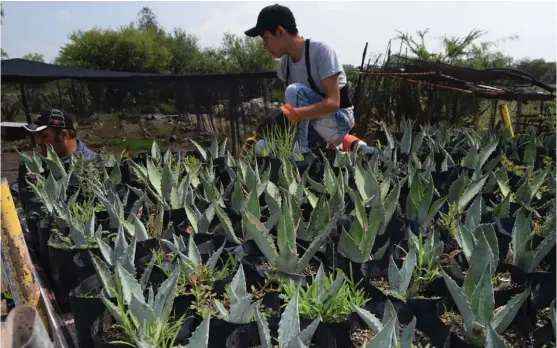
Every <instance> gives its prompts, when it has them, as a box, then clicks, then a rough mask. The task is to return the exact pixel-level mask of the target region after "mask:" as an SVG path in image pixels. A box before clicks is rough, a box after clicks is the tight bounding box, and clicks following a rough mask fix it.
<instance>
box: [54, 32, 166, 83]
mask: <svg viewBox="0 0 557 348" xmlns="http://www.w3.org/2000/svg"><path fill="white" fill-rule="evenodd" d="M171 59H172V56H171V54H170V51H169V50H168V48H167V47H166V46H165V44H164V41H163V40H161V38H160V36H159V33H158V32H156V31H141V30H138V29H135V28H132V27H124V28H121V29H119V30H105V29H96V28H95V29H91V30H88V31H77V32H73V33H72V34H71V35H70V42H69V43H67V44H65V45H64V46H62V47H61V48H60V52H59V54H58V57H57V58H56V62H57V63H58V64H64V65H69V66H77V67H83V68H92V69H100V70H109V71H127V72H152V73H165V72H167V71H168V67H169V66H170V62H171Z"/></svg>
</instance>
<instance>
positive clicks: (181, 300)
mask: <svg viewBox="0 0 557 348" xmlns="http://www.w3.org/2000/svg"><path fill="white" fill-rule="evenodd" d="M194 300H195V298H194V296H193V295H180V296H176V297H175V298H174V303H173V305H172V312H173V313H174V317H175V318H179V317H181V316H182V315H184V314H186V313H187V312H189V311H190V305H191V304H192V302H193V301H194Z"/></svg>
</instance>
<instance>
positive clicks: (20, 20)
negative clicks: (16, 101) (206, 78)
mask: <svg viewBox="0 0 557 348" xmlns="http://www.w3.org/2000/svg"><path fill="white" fill-rule="evenodd" d="M272 3H274V2H267V1H251V2H247V1H238V2H213V1H204V2H186V1H183V2H171V1H168V2H163V1H150V2H139V1H122V2H104V1H103V2H81V1H79V2H77V1H75V2H74V1H69V2H66V1H59V2H54V1H41V2H30V1H29V2H28V1H3V7H4V19H3V25H2V27H1V31H2V32H1V33H2V36H1V38H2V41H1V47H2V49H4V51H6V52H7V53H8V55H9V57H10V58H17V57H21V56H23V55H25V54H27V53H41V54H44V57H45V60H46V61H47V62H51V61H52V60H53V59H54V58H55V57H56V56H57V54H58V51H59V49H60V47H61V46H62V45H64V44H65V43H67V42H68V34H69V33H71V32H72V31H75V30H88V29H91V28H93V27H100V28H113V29H116V28H117V27H118V26H120V25H125V24H128V23H130V22H131V21H133V20H135V19H136V18H137V13H138V12H139V10H140V9H141V8H142V7H143V6H148V7H149V8H151V9H152V10H153V12H154V13H155V14H156V16H157V20H158V22H159V24H160V25H162V26H163V27H164V28H165V29H166V30H172V29H173V28H175V27H181V28H182V29H184V30H185V31H187V32H188V33H190V34H194V35H196V36H197V37H198V38H199V43H200V45H201V46H203V47H210V46H212V47H217V46H219V45H220V43H221V40H222V34H223V33H224V32H232V33H235V34H238V35H244V34H243V32H244V31H245V30H247V29H249V28H251V27H252V26H254V25H255V22H256V20H257V14H258V13H259V11H260V10H261V8H263V7H264V6H266V5H269V4H272ZM281 4H283V5H286V6H288V7H290V9H291V10H292V12H293V13H294V16H295V17H296V21H297V23H298V30H299V31H300V34H301V35H302V36H304V37H306V38H312V39H315V40H320V41H326V42H328V43H330V44H331V45H332V46H333V47H334V48H335V49H336V51H337V54H338V55H339V58H340V60H341V62H342V63H343V64H353V65H359V64H360V62H361V59H362V53H363V49H364V46H365V43H366V42H368V43H369V47H368V57H369V52H371V53H373V54H378V53H383V52H385V50H386V47H387V43H388V42H389V39H391V38H394V37H395V36H396V35H397V30H400V31H402V32H408V33H409V34H415V33H416V31H417V30H423V29H426V28H429V30H430V31H429V34H428V36H427V38H428V39H427V40H426V45H427V47H431V48H432V49H433V50H434V51H437V50H438V49H439V48H440V37H441V36H443V35H448V36H459V37H461V36H465V35H466V34H467V33H468V32H469V31H470V30H471V29H474V28H476V29H480V30H485V31H487V34H486V35H485V36H483V37H482V40H486V41H487V40H489V41H492V40H498V39H502V38H505V37H509V36H512V35H518V39H516V40H513V41H504V42H501V44H500V46H499V50H501V51H502V52H503V53H505V54H508V55H511V56H513V57H514V58H515V59H521V58H543V59H545V60H548V61H555V60H556V54H557V53H556V51H557V46H556V42H557V34H556V25H557V4H556V2H554V1H543V2H536V1H513V2H510V1H505V2H501V1H496V2H486V1H482V2H472V1H466V2H453V1H443V2H417V1H416V2H402V1H391V2H372V1H370V2H314V1H311V2H293V1H284V2H281ZM399 45H400V43H398V44H395V43H393V51H397V50H398V47H399ZM395 47H396V48H395Z"/></svg>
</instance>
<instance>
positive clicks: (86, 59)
mask: <svg viewBox="0 0 557 348" xmlns="http://www.w3.org/2000/svg"><path fill="white" fill-rule="evenodd" d="M198 41H199V40H198V38H197V37H196V36H195V35H192V34H188V33H186V32H185V31H184V30H183V29H180V28H174V29H173V30H172V31H171V32H165V31H164V29H162V28H160V27H159V25H158V22H157V19H156V15H155V14H154V13H153V12H152V11H151V10H150V9H149V8H148V7H143V8H142V9H141V11H140V12H139V18H138V19H137V21H136V22H134V23H130V24H129V25H127V26H123V27H120V28H118V29H101V28H92V29H89V30H86V31H81V30H80V31H75V32H73V33H71V34H70V37H69V42H68V43H67V44H65V45H64V46H62V47H61V49H60V52H59V55H58V57H57V58H56V60H55V61H56V63H58V64H63V65H69V66H77V67H84V68H93V69H100V70H108V71H126V72H153V73H172V74H197V73H211V72H253V71H266V70H274V69H276V68H277V66H278V64H277V60H275V59H274V58H273V57H272V56H271V55H270V54H269V53H268V52H267V51H266V50H265V49H264V48H263V43H262V41H261V39H259V38H248V37H245V38H241V37H238V36H236V35H234V34H231V33H225V34H224V36H223V40H222V47H220V48H216V49H215V48H207V49H201V48H200V47H199V44H198Z"/></svg>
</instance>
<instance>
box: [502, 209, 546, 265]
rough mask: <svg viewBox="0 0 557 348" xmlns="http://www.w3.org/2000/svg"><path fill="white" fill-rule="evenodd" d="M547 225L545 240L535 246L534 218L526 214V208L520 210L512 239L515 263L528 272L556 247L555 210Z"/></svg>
mask: <svg viewBox="0 0 557 348" xmlns="http://www.w3.org/2000/svg"><path fill="white" fill-rule="evenodd" d="M546 225H547V227H546V229H547V233H544V234H545V236H544V238H543V240H542V241H541V242H540V243H539V244H538V245H537V247H536V248H534V246H533V245H532V238H533V237H534V232H533V231H532V220H531V219H530V218H529V217H527V216H526V212H525V209H524V208H520V209H519V210H518V212H517V217H516V221H515V224H514V227H513V231H512V241H511V245H512V254H513V265H515V266H517V267H519V268H521V269H523V270H524V271H525V272H527V273H531V272H534V271H535V270H536V267H538V265H539V264H540V263H541V261H542V260H543V258H544V257H545V256H546V255H547V254H548V253H549V252H550V251H551V249H553V247H555V237H556V233H555V212H553V213H552V214H551V215H550V217H549V219H548V221H546Z"/></svg>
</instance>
